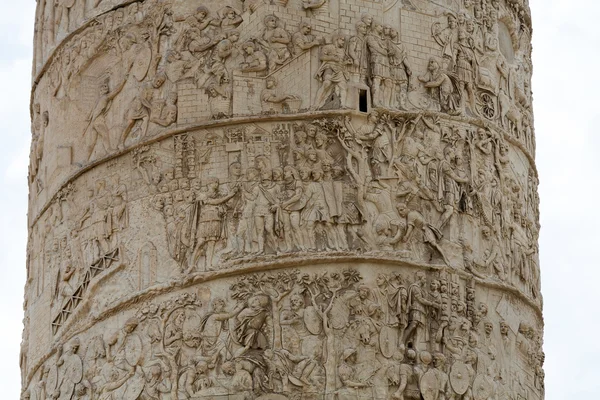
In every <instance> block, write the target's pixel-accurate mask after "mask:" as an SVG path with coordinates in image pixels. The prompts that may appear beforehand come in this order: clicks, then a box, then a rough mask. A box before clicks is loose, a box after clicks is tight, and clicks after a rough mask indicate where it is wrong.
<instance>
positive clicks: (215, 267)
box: [21, 0, 544, 400]
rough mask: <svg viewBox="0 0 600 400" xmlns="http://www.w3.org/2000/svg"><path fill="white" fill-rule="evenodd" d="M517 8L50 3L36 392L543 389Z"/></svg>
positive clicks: (41, 110) (319, 0)
mask: <svg viewBox="0 0 600 400" xmlns="http://www.w3.org/2000/svg"><path fill="white" fill-rule="evenodd" d="M522 3H523V2H522V1H519V2H516V1H514V0H499V1H496V0H469V1H468V0H462V1H438V2H433V1H426V0H410V1H409V0H401V1H387V0H386V1H379V0H377V1H371V0H289V1H283V0H281V1H280V0H275V1H262V0H248V1H245V2H243V1H238V0H227V1H225V2H214V1H206V2H205V3H199V2H197V1H192V0H178V1H174V0H162V1H159V0H141V1H132V0H70V1H69V0H59V1H50V0H46V1H44V0H39V1H38V8H39V9H38V12H37V14H36V38H35V45H36V49H35V61H34V76H33V89H32V101H31V110H32V111H31V112H32V135H33V139H32V146H31V164H30V171H29V182H30V196H29V221H28V222H29V245H28V259H27V260H28V261H27V271H28V280H27V285H26V288H25V331H24V339H23V348H22V356H21V369H22V377H23V396H24V398H30V399H43V400H45V399H49V398H53V399H61V400H63V399H64V400H67V399H68V400H70V399H126V400H135V399H166V398H169V399H173V400H174V399H240V400H241V399H327V400H329V399H377V400H379V399H381V400H383V399H419V398H423V399H426V400H437V399H455V400H458V399H462V400H471V399H475V400H488V399H505V398H506V399H508V398H510V399H528V400H541V399H543V397H544V379H543V376H544V373H543V369H542V365H543V361H544V355H543V352H542V328H543V321H542V314H541V310H542V297H541V293H540V270H539V258H538V246H537V242H538V234H539V223H538V216H539V211H538V203H539V201H538V195H537V185H538V177H537V171H536V168H535V164H534V154H535V140H534V135H533V116H532V107H531V88H530V87H531V86H530V78H531V70H532V67H531V45H530V39H531V38H530V33H531V21H530V13H529V9H528V7H527V6H523V5H522ZM525 3H527V2H525Z"/></svg>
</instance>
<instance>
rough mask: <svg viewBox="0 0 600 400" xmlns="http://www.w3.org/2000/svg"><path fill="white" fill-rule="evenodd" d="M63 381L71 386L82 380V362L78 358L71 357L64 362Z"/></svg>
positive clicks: (75, 356)
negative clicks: (66, 381) (65, 380)
mask: <svg viewBox="0 0 600 400" xmlns="http://www.w3.org/2000/svg"><path fill="white" fill-rule="evenodd" d="M65 379H68V380H69V381H70V382H72V383H73V384H77V383H79V382H81V380H82V379H83V362H82V361H81V358H79V356H77V355H72V356H71V357H69V358H68V359H67V360H66V361H65Z"/></svg>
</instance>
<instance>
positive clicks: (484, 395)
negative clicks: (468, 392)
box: [473, 375, 494, 400]
mask: <svg viewBox="0 0 600 400" xmlns="http://www.w3.org/2000/svg"><path fill="white" fill-rule="evenodd" d="M493 393H494V383H493V382H492V379H491V378H490V377H489V376H486V375H477V377H475V381H474V382H473V398H474V399H475V400H488V399H489V398H490V397H492V394H493Z"/></svg>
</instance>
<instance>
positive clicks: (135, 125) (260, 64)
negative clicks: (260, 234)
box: [30, 0, 535, 181]
mask: <svg viewBox="0 0 600 400" xmlns="http://www.w3.org/2000/svg"><path fill="white" fill-rule="evenodd" d="M499 3H500V2H488V1H487V0H483V1H474V2H471V3H469V4H467V5H465V6H464V8H463V10H462V11H461V12H459V13H457V14H455V13H447V17H446V20H447V22H446V23H443V22H436V23H434V24H433V26H432V33H431V35H432V36H431V37H432V39H433V41H432V43H434V44H435V43H437V45H439V46H440V47H441V50H440V54H439V56H437V57H432V58H431V60H430V61H429V63H428V65H427V69H426V70H425V71H418V73H417V72H415V71H413V67H412V66H411V65H412V64H413V60H411V58H412V56H411V53H410V52H409V51H408V50H407V47H406V44H405V43H402V42H401V41H400V40H399V31H398V28H396V27H394V26H391V25H384V24H382V23H381V22H380V21H378V20H376V19H374V18H373V17H372V16H370V15H368V14H363V15H362V17H361V18H360V19H359V20H358V21H357V22H356V24H355V32H353V33H351V34H350V35H349V36H346V35H345V34H343V33H341V32H338V31H336V32H333V33H332V34H330V35H324V36H321V35H316V34H314V33H313V28H312V22H311V21H309V20H307V21H301V22H300V23H298V25H297V26H296V27H293V26H286V23H284V22H283V19H281V18H280V17H278V16H277V15H276V14H275V13H273V14H267V15H266V16H265V17H264V19H263V21H262V27H260V31H259V32H258V34H257V35H256V36H253V37H245V39H244V43H239V40H240V37H241V33H242V32H243V28H244V26H245V25H244V19H243V17H242V15H243V14H242V10H238V9H236V8H234V7H232V6H224V7H223V8H221V9H219V10H217V11H214V10H210V9H209V8H207V7H205V6H203V5H200V6H198V7H197V8H196V9H195V11H194V12H193V13H192V14H191V15H183V16H182V15H175V13H174V12H173V10H172V5H170V4H162V3H160V4H159V3H156V2H152V1H142V2H134V3H132V4H130V5H128V6H124V7H120V8H117V9H115V10H113V11H110V12H107V13H104V14H102V15H101V16H99V17H97V18H96V19H95V20H94V21H93V22H91V23H90V24H89V26H87V27H86V28H85V29H83V30H82V31H81V32H79V33H77V34H75V35H74V36H73V37H72V38H69V40H68V41H67V42H66V43H64V44H62V45H61V46H60V47H58V48H57V50H56V54H54V57H53V58H52V60H50V61H49V66H48V68H47V71H46V72H45V75H46V76H47V77H48V80H49V86H50V88H49V89H50V92H51V93H52V94H53V95H54V96H55V97H56V99H57V100H59V99H62V98H67V99H71V100H72V99H73V96H75V93H76V92H77V93H78V92H79V91H80V90H81V89H80V88H79V89H77V90H74V91H73V90H71V89H70V86H71V85H73V84H74V83H73V82H77V84H78V85H82V84H83V83H81V82H84V81H86V80H89V79H90V78H89V76H88V75H89V74H90V72H89V71H90V69H94V68H96V67H94V65H95V63H96V62H97V61H98V60H99V59H101V58H103V57H109V58H110V59H111V60H113V61H112V62H116V64H117V65H115V67H116V68H112V71H108V72H106V73H104V74H103V75H101V76H98V77H95V78H94V79H95V81H94V82H93V83H92V84H91V86H96V87H97V91H96V92H95V93H89V94H87V96H88V97H90V98H94V100H93V104H92V105H91V106H90V108H89V110H86V111H85V113H87V114H88V115H87V118H86V121H85V125H84V127H82V131H83V132H82V134H81V137H82V138H83V140H84V142H85V143H84V146H83V147H82V148H84V149H85V151H84V155H83V162H87V161H88V160H90V158H92V154H93V153H94V151H98V152H100V153H102V152H104V153H111V152H112V151H114V150H115V149H122V148H123V147H124V146H125V144H126V142H127V141H128V140H130V141H131V140H132V138H135V139H136V140H140V139H143V138H145V137H147V136H148V135H149V134H156V133H157V132H159V131H160V130H161V129H162V128H166V127H169V126H171V125H173V124H175V123H177V118H178V115H179V107H178V100H179V99H178V97H179V92H180V89H179V86H178V83H179V82H182V81H191V82H193V83H194V85H195V86H196V88H198V89H202V90H203V93H204V94H203V96H205V98H204V99H203V100H204V101H205V102H206V104H208V106H209V107H208V108H209V112H208V114H209V115H208V116H207V118H213V119H220V118H228V117H232V116H233V98H234V90H233V87H234V76H233V75H234V72H235V71H237V72H236V73H241V74H250V75H251V76H259V77H262V78H263V79H264V85H265V86H264V90H263V93H262V94H261V103H262V111H263V112H265V113H280V112H285V111H286V110H288V112H289V110H293V111H296V112H297V111H299V110H301V108H300V106H301V105H302V106H303V107H304V108H303V109H302V110H308V109H313V110H319V109H335V108H347V107H348V106H349V104H350V103H349V102H348V100H347V99H348V91H349V90H353V91H356V90H359V91H360V90H366V91H367V92H368V93H369V96H368V99H370V105H369V107H370V106H372V107H375V108H386V109H393V110H413V111H414V110H419V109H423V108H425V109H429V110H435V111H441V112H444V113H448V114H450V115H468V116H477V117H481V118H485V119H488V120H490V121H493V122H495V123H497V124H498V125H500V126H502V127H503V128H504V129H505V130H506V131H507V132H508V133H509V134H510V135H512V136H513V137H514V139H515V140H517V141H519V142H520V143H521V144H522V145H523V146H524V147H525V148H527V149H528V151H530V152H531V153H533V152H534V150H535V142H534V138H533V123H532V122H533V121H532V114H531V88H530V82H529V79H530V78H529V76H530V72H531V61H530V54H529V53H530V49H528V48H526V46H525V45H524V44H523V43H527V42H528V35H529V33H528V28H527V26H528V25H527V24H526V23H525V22H523V21H519V18H518V13H517V14H515V11H514V9H513V6H508V5H503V4H502V5H501V4H499ZM511 4H512V3H511ZM321 6H322V5H321ZM61 7H62V6H61ZM63 8H64V11H63V12H62V13H63V14H64V13H66V14H64V15H68V10H69V7H66V6H64V7H62V8H60V9H63ZM61 18H62V19H64V18H65V17H61ZM509 22H510V23H509ZM507 23H509V25H510V27H511V30H510V34H509V33H506V32H505V30H507V29H508V28H506V25H505V24H507ZM500 25H501V26H502V27H504V28H503V29H500ZM501 37H502V38H503V40H504V41H505V42H506V41H507V42H508V43H502V40H500V38H501ZM505 47H508V48H509V50H504V51H502V50H503V49H504V48H505ZM313 48H316V49H318V50H317V51H316V52H311V54H314V56H315V57H316V58H317V60H318V62H319V63H320V65H319V66H318V70H317V72H316V74H315V76H314V79H316V80H317V81H318V82H319V85H318V88H317V89H316V92H315V94H314V96H313V95H311V94H310V93H290V89H289V88H288V87H286V86H287V85H286V84H283V85H282V84H280V85H279V87H277V86H278V82H277V80H276V78H275V77H274V76H273V73H274V72H276V71H279V70H282V69H285V68H286V67H288V64H290V63H291V62H292V61H293V60H294V59H295V58H297V57H299V56H300V55H302V54H303V53H305V52H308V51H311V49H313ZM505 53H506V54H505ZM508 53H510V54H508ZM290 68H292V67H291V66H290ZM92 75H93V73H92ZM267 75H268V77H267ZM88 86H89V85H88ZM124 89H125V90H124ZM86 90H88V89H86ZM72 92H73V93H72ZM116 101H119V107H117V108H121V109H125V111H124V112H119V111H117V110H116V109H115V108H116V107H114V103H115V102H116ZM122 102H124V103H122ZM353 104H354V103H353ZM36 107H38V106H37V104H36V105H35V107H34V108H36ZM363 111H365V110H363ZM33 114H34V116H33V117H34V118H36V115H35V114H36V111H35V110H34V112H33ZM37 118H38V119H39V116H37ZM38 125H41V124H40V123H39V122H38ZM37 147H40V148H43V142H42V143H38V146H37ZM40 157H41V151H38V152H37V155H36V156H35V157H34V156H33V154H32V168H33V170H32V171H31V174H30V175H31V176H32V181H33V180H34V179H35V173H36V171H35V167H36V165H37V164H39V163H40V162H41V159H40Z"/></svg>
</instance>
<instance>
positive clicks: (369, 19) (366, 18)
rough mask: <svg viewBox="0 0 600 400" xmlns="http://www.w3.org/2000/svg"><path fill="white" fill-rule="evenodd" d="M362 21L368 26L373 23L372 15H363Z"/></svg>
mask: <svg viewBox="0 0 600 400" xmlns="http://www.w3.org/2000/svg"><path fill="white" fill-rule="evenodd" d="M362 22H364V23H365V24H366V26H367V27H369V26H371V25H372V24H373V17H371V16H370V15H365V16H363V17H362Z"/></svg>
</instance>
